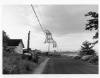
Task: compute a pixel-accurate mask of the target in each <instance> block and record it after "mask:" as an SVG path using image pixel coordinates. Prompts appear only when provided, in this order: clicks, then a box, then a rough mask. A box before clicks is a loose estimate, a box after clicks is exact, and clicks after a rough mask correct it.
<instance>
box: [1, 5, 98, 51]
mask: <svg viewBox="0 0 100 78" xmlns="http://www.w3.org/2000/svg"><path fill="white" fill-rule="evenodd" d="M34 8H35V11H36V13H37V15H38V18H39V20H40V22H41V24H42V26H43V28H45V29H49V30H50V31H51V33H52V35H53V38H54V40H55V41H56V42H57V45H58V48H55V49H57V50H59V51H60V50H63V51H67V50H79V49H80V48H81V47H80V46H81V44H82V42H84V41H85V40H88V41H91V42H92V41H93V39H92V37H93V35H94V32H90V31H86V30H85V25H86V23H87V20H88V19H90V18H89V17H86V16H85V14H86V13H88V12H89V11H95V12H98V6H97V5H34ZM2 29H3V30H4V31H5V32H7V35H8V36H9V37H10V38H12V39H22V40H23V42H24V45H25V48H26V47H27V35H28V31H29V30H30V31H31V35H30V47H31V48H32V49H39V50H42V51H46V50H48V44H44V41H45V35H44V33H43V32H42V30H41V28H40V26H39V23H38V21H37V19H36V16H35V14H34V12H33V11H32V8H31V6H30V5H4V6H3V7H2ZM51 50H54V49H53V48H52V45H51Z"/></svg>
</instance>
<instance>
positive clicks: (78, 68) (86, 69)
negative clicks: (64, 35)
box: [43, 57, 98, 74]
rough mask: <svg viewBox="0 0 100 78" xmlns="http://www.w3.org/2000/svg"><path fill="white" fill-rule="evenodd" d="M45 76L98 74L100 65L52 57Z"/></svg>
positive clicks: (45, 70) (69, 58) (68, 58)
mask: <svg viewBox="0 0 100 78" xmlns="http://www.w3.org/2000/svg"><path fill="white" fill-rule="evenodd" d="M43 74H98V65H92V64H88V63H85V62H82V61H80V60H75V59H73V58H71V57H51V58H50V59H49V60H48V62H47V64H46V67H45V69H44V70H43Z"/></svg>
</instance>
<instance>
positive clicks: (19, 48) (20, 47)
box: [14, 42, 23, 54]
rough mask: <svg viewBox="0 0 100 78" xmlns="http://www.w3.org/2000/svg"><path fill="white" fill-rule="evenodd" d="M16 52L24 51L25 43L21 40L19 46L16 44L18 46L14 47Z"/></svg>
mask: <svg viewBox="0 0 100 78" xmlns="http://www.w3.org/2000/svg"><path fill="white" fill-rule="evenodd" d="M14 50H15V52H17V53H20V54H22V53H23V45H22V43H21V42H20V43H19V45H18V46H16V48H15V49H14Z"/></svg>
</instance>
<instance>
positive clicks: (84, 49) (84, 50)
mask: <svg viewBox="0 0 100 78" xmlns="http://www.w3.org/2000/svg"><path fill="white" fill-rule="evenodd" d="M92 48H93V45H92V44H91V43H90V42H88V41H84V42H83V44H82V46H81V51H80V53H79V55H80V56H84V55H95V50H94V49H92Z"/></svg>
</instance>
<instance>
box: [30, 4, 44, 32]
mask: <svg viewBox="0 0 100 78" xmlns="http://www.w3.org/2000/svg"><path fill="white" fill-rule="evenodd" d="M31 7H32V10H33V12H34V14H35V16H36V18H37V21H38V22H39V25H40V27H41V29H42V31H43V32H44V29H43V27H42V25H41V23H40V20H39V18H38V16H37V14H36V12H35V9H34V6H33V5H32V4H31Z"/></svg>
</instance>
